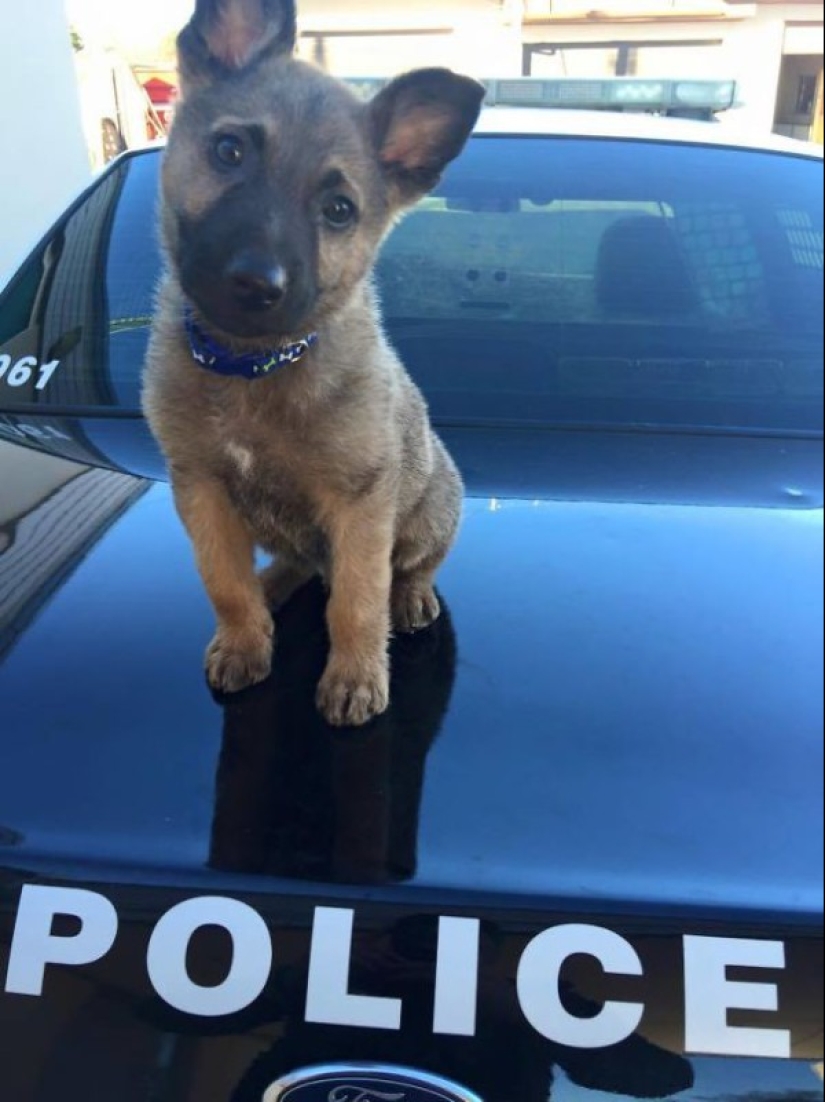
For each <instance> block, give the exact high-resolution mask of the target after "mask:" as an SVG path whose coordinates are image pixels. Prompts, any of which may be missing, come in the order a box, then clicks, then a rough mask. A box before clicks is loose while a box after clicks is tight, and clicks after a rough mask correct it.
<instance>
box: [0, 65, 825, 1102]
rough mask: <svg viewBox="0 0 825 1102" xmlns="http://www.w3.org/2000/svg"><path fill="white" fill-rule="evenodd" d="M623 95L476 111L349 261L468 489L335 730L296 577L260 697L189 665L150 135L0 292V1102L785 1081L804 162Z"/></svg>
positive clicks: (818, 934)
mask: <svg viewBox="0 0 825 1102" xmlns="http://www.w3.org/2000/svg"><path fill="white" fill-rule="evenodd" d="M659 83H660V85H661V87H660V89H659V92H658V98H657V96H654V95H653V92H652V91H651V90H650V88H649V87H647V86H645V87H647V91H646V92H645V88H644V87H643V86H642V84H640V83H639V82H635V85H636V86H635V91H633V88H632V87H631V85H630V84H628V83H624V84H623V85H621V86H620V87H621V90H622V92H621V94H623V95H624V96H626V97H629V98H630V99H631V100H632V99H633V97H634V96H635V101H634V102H635V103H637V104H638V103H640V102H644V106H645V108H646V113H645V114H644V115H640V114H637V113H634V114H630V115H628V114H616V113H612V112H604V111H595V112H592V113H588V112H583V111H569V112H568V111H562V110H553V111H548V110H538V109H536V108H535V107H534V108H525V107H524V106H523V104H522V105H521V106H512V105H508V102H507V101H508V92H507V89H506V88H504V89H502V88H501V87H497V88H496V89H495V90H494V91H491V98H492V97H493V95H494V94H495V98H496V104H495V105H493V106H491V107H490V109H489V110H488V111H487V112H486V113H485V115H484V117H483V119H482V122H481V124H480V126H479V129H478V133H477V135H476V136H475V137H474V138H473V140H472V141H471V143H470V144H469V146H468V148H467V150H466V152H465V153H464V154H463V155H462V157H461V158H460V159H459V161H458V162H457V163H456V164H455V165H453V166H452V167H451V168H450V170H449V172H448V173H447V174H446V175H445V177H444V179H443V181H442V182H441V184H440V185H439V186H438V188H437V189H436V191H435V193H434V194H433V195H432V196H429V197H428V198H427V199H425V200H424V201H423V202H422V203H421V205H420V206H419V207H418V208H417V209H416V210H414V211H413V212H412V213H411V214H410V215H409V216H408V217H407V218H406V219H405V220H404V221H403V222H402V223H401V224H400V225H399V226H398V228H397V229H396V230H395V231H394V233H393V235H392V237H391V238H390V239H389V241H388V242H387V244H386V247H385V249H384V252H383V255H382V259H381V262H380V265H379V271H378V281H379V289H380V293H381V298H382V301H383V306H384V313H385V316H386V322H387V328H388V331H389V333H390V336H391V338H392V339H393V341H394V343H395V344H396V346H397V347H398V348H399V350H400V352H401V354H402V356H403V358H404V360H405V362H406V364H407V365H408V367H409V369H410V371H411V372H412V373H413V375H414V376H415V377H416V379H417V380H418V382H419V383H420V385H421V386H422V388H423V389H424V391H425V393H426V395H427V397H428V400H429V403H430V406H431V410H432V415H433V419H434V421H435V422H436V424H437V426H438V428H439V431H440V432H441V434H442V435H443V437H444V438H445V440H446V441H447V443H448V445H449V447H450V449H451V451H452V453H453V454H454V456H455V457H456V459H457V461H458V462H459V464H460V466H461V469H462V472H463V474H464V478H465V481H466V487H467V499H466V504H465V516H464V522H463V528H462V533H461V536H460V539H459V542H458V545H457V547H456V549H455V551H454V552H453V554H452V555H451V557H450V559H449V561H448V562H447V563H446V564H445V567H444V569H443V571H442V573H441V575H440V591H441V597H442V603H443V607H444V611H443V615H442V616H441V618H440V619H439V620H438V621H437V622H436V624H434V625H433V626H432V627H431V628H430V629H428V630H427V631H424V632H421V633H419V634H418V635H415V636H412V637H404V638H398V639H396V640H394V642H393V644H392V677H393V685H392V702H391V706H390V709H389V711H388V712H387V713H386V714H385V715H384V716H382V717H380V718H379V719H378V720H376V721H375V722H374V723H373V724H372V725H370V726H368V727H367V728H365V729H363V730H361V731H358V732H355V733H346V734H341V733H340V732H334V731H332V730H331V729H329V728H328V727H326V726H325V725H324V723H323V721H322V720H321V718H320V716H319V715H318V713H317V711H316V709H315V707H314V703H313V696H314V686H315V684H316V682H317V678H318V675H319V673H320V671H321V669H322V667H323V663H324V658H325V653H326V646H327V643H326V636H325V632H324V621H323V609H324V594H323V592H322V591H321V589H320V586H318V585H315V584H311V585H309V586H307V587H306V588H305V589H303V590H302V591H300V592H299V593H298V594H297V595H296V596H295V598H294V599H293V600H292V601H291V602H290V604H289V605H288V606H287V607H286V608H285V609H284V610H283V613H282V615H281V617H280V621H279V650H278V655H277V661H276V663H275V666H274V669H273V672H272V675H271V677H270V678H269V679H268V680H267V681H266V682H264V683H263V684H261V685H259V686H257V687H255V688H253V689H250V690H248V691H245V692H244V693H241V694H238V695H236V696H231V697H220V698H218V697H213V696H212V695H211V694H210V693H209V691H208V689H207V686H206V684H205V681H204V679H203V677H202V676H201V675H200V673H199V658H200V649H201V647H202V642H203V640H204V638H206V637H207V635H208V632H209V626H210V616H211V613H210V610H209V608H208V605H207V602H206V598H205V596H204V593H203V591H202V588H201V586H200V584H199V582H198V580H197V577H196V574H195V570H194V566H193V563H192V559H191V553H190V549H189V546H188V544H187V541H186V538H185V536H184V534H183V533H182V531H181V528H180V524H179V522H178V521H177V519H176V516H175V513H174V509H173V505H172V501H171V497H170V491H169V486H168V483H167V481H166V478H165V473H164V470H163V464H162V461H161V458H160V456H159V454H158V452H157V450H156V447H155V445H154V443H153V441H152V439H151V437H150V435H149V433H148V431H147V429H146V426H145V424H144V423H143V421H142V420H141V417H140V414H139V401H138V395H139V375H140V370H141V363H142V357H143V354H144V350H145V345H146V338H147V326H148V322H149V316H150V314H151V308H152V295H153V291H154V286H155V282H156V277H157V273H158V266H159V258H158V255H157V248H156V244H155V240H154V237H153V235H152V234H151V233H149V232H148V231H147V229H146V227H147V225H149V224H150V223H151V221H152V218H153V211H154V204H155V195H156V187H157V175H158V164H159V157H160V154H159V152H158V151H157V150H154V151H146V152H140V153H134V154H131V153H130V154H127V155H125V156H124V157H122V158H120V159H119V160H117V161H116V162H115V163H114V164H113V165H112V166H110V167H109V169H108V170H107V171H105V172H104V173H103V174H102V175H101V176H100V177H99V178H98V179H97V180H96V181H95V183H94V184H93V186H92V187H91V188H90V189H89V190H88V191H87V192H86V193H85V194H84V195H83V196H81V197H80V199H79V200H78V201H77V203H75V204H74V205H73V206H72V207H71V209H69V210H68V211H67V212H66V214H65V215H64V217H63V218H61V219H60V221H59V222H58V224H57V225H56V226H55V227H54V228H53V230H52V231H51V232H50V233H49V234H48V235H47V237H46V238H45V240H43V241H42V242H41V243H40V244H39V245H37V246H36V248H35V249H34V251H33V253H32V255H31V257H30V258H29V259H28V260H27V261H26V263H25V264H24V265H23V267H22V268H21V269H20V271H19V273H18V274H17V275H16V276H15V278H14V279H13V280H12V282H11V283H10V285H9V286H8V287H7V288H6V290H5V291H4V292H3V295H2V298H0V763H2V768H1V769H0V1046H2V1053H3V1059H2V1079H0V1084H1V1085H0V1097H2V1099H3V1100H4V1102H6V1100H8V1102H45V1100H46V1099H53V1098H55V1099H56V1098H59V1099H61V1102H81V1100H82V1102H546V1100H547V1099H552V1100H553V1102H608V1100H610V1099H614V1100H618V1102H627V1100H629V1099H637V1098H678V1099H684V1100H686V1102H700V1100H701V1102H705V1100H711V1099H712V1100H717V1102H721V1100H726V1102H728V1100H730V1102H745V1100H749V1102H753V1100H754V1099H758V1100H760V1102H780V1100H781V1102H815V1100H822V1099H823V1083H822V1057H823V1012H822V994H823V993H822V972H823V961H822V725H823V724H822V720H823V717H822V698H823V693H822V688H823V686H822V668H823V653H822V652H823V631H822V596H823V595H822V576H823V571H822V566H823V563H822V521H823V512H822V506H823V481H822V400H823V368H822V363H823V325H822V291H823V286H822V284H823V222H822V217H823V202H822V191H823V186H822V164H821V160H820V159H818V158H817V156H816V155H815V153H814V152H813V151H812V150H810V149H809V148H807V147H805V146H803V145H801V144H800V143H787V142H784V143H783V142H780V141H778V140H777V141H773V140H770V141H759V142H751V141H749V140H742V139H740V138H737V139H734V138H733V137H732V136H731V135H732V131H731V129H730V128H729V127H725V126H724V125H715V124H713V123H712V122H710V121H705V122H688V121H684V120H678V119H673V118H653V117H650V114H651V111H654V112H655V113H658V114H662V115H667V114H669V113H670V114H672V113H673V106H674V102H675V101H674V98H673V97H676V99H678V105H677V107H678V112H677V113H684V111H685V110H687V111H688V112H691V111H693V112H694V113H695V112H698V113H700V114H701V113H703V112H707V111H708V110H710V113H711V114H715V112H716V110H717V109H718V107H719V105H720V104H722V103H723V101H724V100H725V97H726V96H728V97H729V96H730V88H728V89H724V88H722V87H721V86H718V87H717V88H716V90H715V92H713V91H712V90H711V91H709V90H708V89H707V88H705V89H704V90H703V89H700V88H698V87H696V86H694V87H693V88H691V87H690V86H687V85H685V84H684V83H683V84H681V85H679V83H678V82H677V83H676V85H674V86H673V87H671V86H669V85H668V87H667V88H665V86H664V84H662V82H659ZM565 87H567V86H565ZM617 87H619V86H617V85H614V84H610V85H609V87H608V90H607V91H605V89H604V88H602V89H601V91H600V92H598V95H601V96H602V97H603V99H602V100H599V99H597V98H596V97H597V92H596V91H594V90H592V89H591V91H590V92H589V93H588V95H589V96H590V97H591V102H590V103H589V106H590V107H599V106H604V104H605V102H606V99H607V98H609V97H610V96H613V95H618V94H619V92H618V91H617V90H616V89H617ZM531 88H532V91H531V92H530V93H529V94H531V95H533V96H534V97H535V98H536V100H543V101H546V102H551V101H553V102H556V103H558V101H559V99H560V98H561V97H562V89H561V88H560V87H559V86H556V85H555V82H550V83H543V84H542V83H535V82H534V83H533V85H531ZM511 92H512V95H511V96H510V99H511V100H512V101H514V102H517V103H521V101H520V100H519V99H518V96H519V95H520V96H521V97H522V99H523V98H524V96H525V95H526V93H525V92H524V90H523V88H522V91H521V92H519V93H518V95H516V92H515V90H514V89H511ZM665 93H666V94H665ZM564 95H566V96H567V97H568V100H569V99H570V97H571V94H570V93H569V89H568V91H567V92H564ZM702 95H704V96H705V99H704V101H702V102H701V103H700V102H699V100H700V99H701V96H702ZM645 96H647V98H646V99H645V98H644V97H645ZM709 96H710V98H711V101H712V102H711V107H710V108H708V106H707V103H708V97H709ZM713 96H715V97H716V98H715V99H714V98H713ZM553 97H555V100H554V99H553ZM502 98H503V99H504V101H505V102H504V103H503V104H502V102H501V100H502Z"/></svg>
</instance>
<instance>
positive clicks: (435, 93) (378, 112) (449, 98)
mask: <svg viewBox="0 0 825 1102" xmlns="http://www.w3.org/2000/svg"><path fill="white" fill-rule="evenodd" d="M484 94H485V90H484V88H483V86H482V85H481V84H478V83H477V82H476V81H474V80H470V78H469V77H463V76H458V75H457V74H456V73H451V72H450V70H449V69H416V70H415V71H413V72H411V73H407V74H405V75H404V76H401V77H398V78H397V79H396V80H394V81H392V83H390V84H388V85H387V86H386V88H383V89H382V90H381V91H380V92H379V93H378V95H377V96H376V97H375V99H373V100H372V102H371V103H370V104H369V108H368V109H369V113H370V124H371V127H372V134H373V141H374V142H375V147H376V150H377V153H378V159H379V161H380V163H381V165H382V166H383V168H384V171H385V172H386V174H387V176H388V178H389V179H390V180H391V182H392V183H393V184H395V186H396V188H397V189H398V197H399V201H400V202H401V203H402V204H406V203H413V202H415V200H416V199H418V198H420V196H422V195H423V194H424V193H425V192H427V191H429V190H430V188H432V187H434V186H435V184H436V183H438V179H439V177H440V176H441V173H442V171H443V170H444V168H445V167H446V165H448V164H449V162H450V161H452V160H453V159H454V158H455V157H457V156H458V154H459V153H460V152H461V150H462V149H463V148H464V143H465V142H466V141H467V138H468V137H469V136H470V132H471V131H472V129H473V127H474V126H475V124H476V120H477V119H478V116H479V112H480V110H481V103H482V100H483V99H484Z"/></svg>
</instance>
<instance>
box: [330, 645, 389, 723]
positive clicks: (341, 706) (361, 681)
mask: <svg viewBox="0 0 825 1102" xmlns="http://www.w3.org/2000/svg"><path fill="white" fill-rule="evenodd" d="M389 698H390V678H389V670H388V669H387V663H386V661H383V662H376V663H373V664H370V665H368V666H367V667H366V668H364V667H357V666H347V665H344V664H343V663H340V662H334V661H330V663H329V664H328V666H327V668H326V669H325V670H324V676H323V677H322V678H321V681H320V683H319V685H318V692H317V695H316V703H317V705H318V710H319V711H320V712H321V715H322V716H323V717H324V719H325V720H326V721H327V723H331V724H332V725H333V726H334V727H360V726H361V725H362V724H364V723H366V722H367V721H368V720H370V719H372V718H373V717H374V716H380V715H381V713H382V712H385V711H386V710H387V705H388V704H389Z"/></svg>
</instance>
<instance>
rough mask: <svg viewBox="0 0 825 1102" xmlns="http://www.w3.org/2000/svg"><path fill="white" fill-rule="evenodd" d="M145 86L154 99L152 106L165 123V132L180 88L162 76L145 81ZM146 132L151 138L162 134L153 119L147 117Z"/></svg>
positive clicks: (151, 98)
mask: <svg viewBox="0 0 825 1102" xmlns="http://www.w3.org/2000/svg"><path fill="white" fill-rule="evenodd" d="M143 87H144V89H145V91H146V94H147V96H148V97H149V99H150V100H151V101H152V106H153V107H154V109H155V112H156V114H157V116H158V118H159V119H160V122H161V123H162V125H163V133H165V132H166V131H167V130H168V129H169V125H170V123H171V122H172V114H173V112H174V108H175V99H176V98H177V94H178V90H177V88H176V87H175V86H174V84H169V82H168V81H165V80H161V79H160V77H152V78H151V80H147V81H145V83H144V85H143ZM146 134H147V137H148V138H149V139H150V140H154V139H155V138H160V137H161V136H162V133H161V131H160V130H159V129H158V127H157V125H156V122H155V121H154V120H153V119H147V121H146Z"/></svg>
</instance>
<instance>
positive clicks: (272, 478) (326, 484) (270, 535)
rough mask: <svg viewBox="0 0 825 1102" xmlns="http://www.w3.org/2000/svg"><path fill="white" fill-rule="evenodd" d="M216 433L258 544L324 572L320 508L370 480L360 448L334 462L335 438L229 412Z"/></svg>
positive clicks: (238, 503) (224, 468)
mask: <svg viewBox="0 0 825 1102" xmlns="http://www.w3.org/2000/svg"><path fill="white" fill-rule="evenodd" d="M217 428H218V433H217V439H216V440H215V444H214V447H215V453H216V459H217V465H218V468H219V473H220V476H221V478H222V480H223V481H224V483H225V485H226V487H227V489H228V491H229V494H230V497H231V499H232V502H233V504H234V505H235V507H236V509H237V510H238V512H239V513H240V514H241V516H242V517H243V518H244V520H245V521H246V523H247V524H248V525H249V527H250V528H251V529H252V531H253V533H254V535H255V539H256V541H257V542H258V543H259V544H260V545H261V546H262V547H263V548H265V549H266V550H268V551H270V552H278V551H280V552H287V553H291V554H297V555H299V556H300V557H301V558H304V559H307V560H309V561H310V562H312V563H314V564H315V565H316V566H317V567H318V568H319V569H322V568H323V567H324V566H325V565H326V563H327V557H328V545H327V539H326V536H325V534H324V530H323V526H322V523H321V520H320V514H321V511H322V505H323V504H324V502H325V501H328V500H329V498H330V497H333V496H334V497H338V496H350V491H351V489H352V488H353V487H354V486H355V485H356V483H359V482H360V483H362V484H363V483H364V482H365V479H366V474H365V472H364V469H363V463H362V462H361V460H360V457H359V455H358V453H357V451H356V452H355V453H354V454H351V455H350V456H349V463H347V464H346V465H344V466H342V465H341V464H340V463H337V464H336V463H335V461H334V459H333V457H332V456H331V455H330V454H329V447H330V443H329V441H327V442H326V444H325V443H324V442H322V441H321V440H319V439H318V437H317V435H316V434H314V433H313V434H311V435H310V434H308V433H306V431H302V430H301V429H300V428H298V427H296V426H294V425H291V424H289V423H284V422H283V421H282V420H280V419H279V418H277V417H275V418H266V419H259V418H257V417H254V416H253V417H238V416H229V415H224V416H222V417H220V418H219V419H218V425H217ZM210 446H211V445H210Z"/></svg>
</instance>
